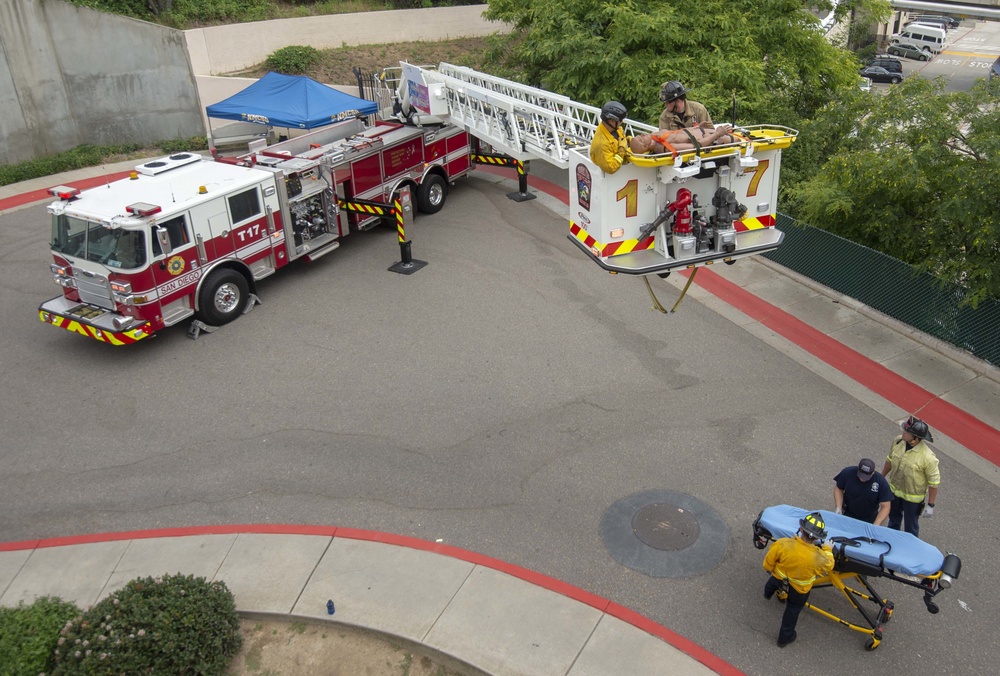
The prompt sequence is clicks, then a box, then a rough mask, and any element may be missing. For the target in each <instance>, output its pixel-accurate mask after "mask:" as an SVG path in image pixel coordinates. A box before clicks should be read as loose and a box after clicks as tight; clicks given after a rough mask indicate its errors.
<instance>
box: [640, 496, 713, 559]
mask: <svg viewBox="0 0 1000 676" xmlns="http://www.w3.org/2000/svg"><path fill="white" fill-rule="evenodd" d="M632 531H633V532H635V536H636V537H637V538H639V539H640V540H642V541H643V542H645V543H646V544H647V545H649V546H650V547H652V548H653V549H659V550H660V551H664V552H676V551H678V550H680V549H684V548H685V547H690V546H691V545H693V544H694V542H695V540H697V539H698V534H699V533H701V528H699V527H698V519H696V518H694V515H693V514H692V513H691V512H688V511H687V510H685V509H683V508H681V507H677V506H676V505H671V504H669V503H665V502H658V503H656V504H652V505H646V506H645V507H643V508H641V509H640V510H639V511H637V512H636V513H635V516H633V517H632Z"/></svg>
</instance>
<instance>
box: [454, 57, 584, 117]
mask: <svg viewBox="0 0 1000 676" xmlns="http://www.w3.org/2000/svg"><path fill="white" fill-rule="evenodd" d="M438 72H440V73H442V74H443V75H447V76H449V77H454V78H456V79H459V80H463V81H465V82H470V83H473V84H476V85H478V86H480V87H483V88H484V89H492V90H493V91H497V92H500V93H505V94H507V95H509V96H511V97H514V98H520V97H522V96H523V97H527V98H525V100H530V98H531V97H534V98H536V99H537V100H538V101H545V100H551V101H553V102H559V103H569V104H574V102H573V101H572V100H571V99H570V98H569V97H568V96H565V95H563V94H556V93H554V92H550V91H546V90H544V89H539V88H538V87H532V86H531V85H526V84H521V83H520V82H515V81H514V80H505V79H504V78H500V77H497V76H495V75H490V74H489V73H483V72H480V71H477V70H473V69H472V68H469V67H468V66H453V65H452V64H450V63H442V64H440V65H439V66H438ZM505 90H507V91H505ZM515 92H516V93H515ZM574 105H578V104H574ZM546 107H548V106H546Z"/></svg>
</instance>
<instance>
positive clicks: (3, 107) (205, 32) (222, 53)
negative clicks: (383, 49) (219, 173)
mask: <svg viewBox="0 0 1000 676" xmlns="http://www.w3.org/2000/svg"><path fill="white" fill-rule="evenodd" d="M485 10H486V6H485V5H463V6H458V7H433V8H428V9H407V10H396V11H385V12H364V13H358V14H337V15H331V16H320V17H309V18H303V19H283V20H278V21H261V22H255V23H248V24H232V25H228V26H214V27H210V28H198V29H194V30H189V31H183V32H182V31H176V30H173V29H170V28H164V27H161V26H157V25H155V24H150V23H146V22H144V21H136V20H134V19H128V18H125V17H120V16H116V15H114V14H108V13H104V12H97V11H94V10H90V9H87V8H85V7H78V6H76V5H71V4H68V3H66V2H63V1H62V0H0V45H2V49H0V163H15V162H22V161H25V160H30V159H34V158H36V157H44V156H46V155H52V154H54V153H58V152H61V151H64V150H68V149H70V148H73V147H76V146H78V145H81V144H84V143H92V144H95V145H106V144H113V143H124V142H133V143H149V142H153V141H159V140H163V139H173V138H184V137H189V136H196V135H200V134H204V133H205V130H206V125H207V121H208V120H207V118H206V117H205V111H204V108H205V106H208V105H211V104H213V103H216V102H218V101H221V100H222V99H225V98H227V97H229V96H231V95H232V94H234V93H236V92H237V91H240V90H241V89H243V88H245V87H246V86H247V85H248V84H249V83H250V82H252V80H245V79H236V78H219V77H210V76H211V75H218V74H221V73H231V72H234V71H239V70H242V69H246V68H249V67H251V66H254V65H256V64H259V63H261V62H263V61H264V60H265V59H267V57H268V55H270V54H271V53H272V52H274V51H275V50H277V49H280V48H282V47H287V46H289V45H310V46H313V47H316V48H317V49H328V48H333V47H341V46H343V45H363V44H381V43H387V42H406V41H413V40H446V39H451V38H457V37H476V36H482V35H489V34H491V33H496V32H505V31H507V30H509V28H508V27H507V26H506V25H504V24H498V23H492V22H487V21H486V20H484V19H483V18H482V13H483V12H484V11H485ZM386 65H392V64H386ZM196 74H197V75H198V77H197V78H196V77H195V75H196ZM338 89H342V90H344V91H347V92H349V93H356V89H355V88H353V87H338Z"/></svg>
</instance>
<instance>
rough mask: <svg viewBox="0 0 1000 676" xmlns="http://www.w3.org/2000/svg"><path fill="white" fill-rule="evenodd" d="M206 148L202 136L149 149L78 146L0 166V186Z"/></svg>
mask: <svg viewBox="0 0 1000 676" xmlns="http://www.w3.org/2000/svg"><path fill="white" fill-rule="evenodd" d="M206 148H208V139H206V138H205V137H204V136H192V137H191V138H184V139H176V140H172V141H158V142H157V143H156V144H154V145H152V146H143V145H142V144H139V143H123V144H120V145H115V146H92V145H82V146H77V147H76V148H73V149H72V150H67V151H66V152H62V153H59V154H57V155H50V156H48V157H40V158H38V159H35V160H28V161H27V162H19V163H17V164H0V185H10V184H11V183H17V182H19V181H27V180H29V179H32V178H40V177H42V176H51V175H53V174H58V173H61V172H64V171H70V170H72V169H83V168H84V167H95V166H97V165H99V164H105V163H106V162H118V161H121V160H122V159H124V157H127V156H129V155H135V154H145V155H156V154H160V153H162V154H165V155H166V154H170V153H179V152H182V151H186V150H205V149H206ZM123 156H124V157H123Z"/></svg>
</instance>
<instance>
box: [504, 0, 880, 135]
mask: <svg viewBox="0 0 1000 676" xmlns="http://www.w3.org/2000/svg"><path fill="white" fill-rule="evenodd" d="M852 4H854V5H859V4H864V6H866V7H870V8H874V9H873V10H872V11H874V12H875V14H876V15H880V14H879V13H880V12H882V13H887V11H888V10H887V8H888V5H887V4H886V3H885V2H884V0H856V1H855V2H854V3H842V4H841V6H840V7H839V8H838V11H839V12H846V11H848V10H849V8H850V6H851V5H852ZM486 16H487V18H490V19H495V20H502V21H506V22H508V23H510V24H511V25H512V26H513V27H514V30H513V31H512V33H511V34H510V35H508V36H505V37H503V38H501V39H499V40H498V41H497V44H496V48H495V49H494V51H493V53H492V54H491V56H492V58H493V59H494V60H495V63H496V64H497V65H498V66H500V67H503V68H504V69H505V74H507V75H510V76H512V77H515V78H516V79H519V80H521V81H523V82H526V83H528V84H532V85H535V86H539V87H541V88H543V89H548V90H550V91H557V92H559V93H561V94H564V95H566V96H569V97H570V98H573V99H575V100H578V101H583V102H586V103H590V104H592V105H597V106H599V105H602V104H603V103H604V102H605V101H608V100H618V101H621V102H622V103H624V104H625V105H626V106H627V107H628V109H629V111H630V113H629V116H630V117H632V118H633V119H637V120H643V121H647V122H655V120H656V119H657V118H658V117H659V114H660V112H661V111H662V109H663V106H662V104H661V103H660V101H659V99H658V98H657V95H658V93H659V89H660V85H661V84H662V83H663V82H665V81H667V80H680V81H681V82H683V83H684V85H685V86H687V87H688V88H689V89H691V90H692V93H691V98H692V99H696V100H698V101H701V102H702V103H704V104H705V105H706V106H707V107H708V109H709V112H710V113H711V114H712V117H713V119H716V120H728V119H729V118H730V117H731V115H732V101H733V95H734V94H735V95H736V97H737V99H738V101H739V108H738V112H737V116H738V121H740V122H742V123H744V124H748V123H760V122H767V123H771V124H786V125H791V126H794V125H795V124H796V123H797V122H798V120H800V119H802V118H804V117H808V116H809V115H810V114H811V113H812V111H813V110H815V109H817V108H819V107H821V106H822V105H824V104H826V103H827V102H828V101H831V100H833V98H834V96H835V92H837V90H838V89H841V88H843V87H847V86H852V85H854V84H855V83H856V82H857V62H856V61H855V59H854V58H853V56H852V55H851V54H850V53H848V52H846V51H844V50H842V49H839V48H837V47H835V46H833V45H832V44H830V42H829V41H827V40H826V38H825V36H824V35H823V33H822V32H820V31H819V30H818V29H817V27H818V19H817V18H816V17H815V16H814V15H813V14H811V13H810V12H807V11H806V10H805V9H803V3H802V2H801V0H624V1H622V0H490V5H489V10H488V11H487V13H486Z"/></svg>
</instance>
